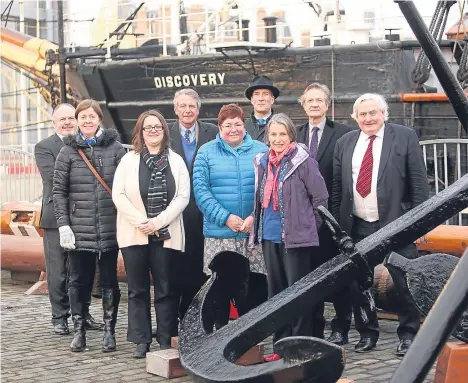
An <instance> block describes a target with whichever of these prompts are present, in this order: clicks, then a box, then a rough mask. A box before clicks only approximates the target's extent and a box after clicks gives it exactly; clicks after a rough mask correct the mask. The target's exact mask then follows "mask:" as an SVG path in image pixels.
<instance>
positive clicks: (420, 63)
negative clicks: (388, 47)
mask: <svg viewBox="0 0 468 383" xmlns="http://www.w3.org/2000/svg"><path fill="white" fill-rule="evenodd" d="M455 2H456V1H453V0H444V1H439V2H438V3H437V7H436V10H435V12H434V15H433V16H432V20H431V24H430V25H429V32H430V33H431V34H432V36H433V37H434V39H435V40H436V41H437V42H438V43H440V41H441V40H442V36H443V34H444V30H445V25H446V24H447V17H448V14H449V10H450V7H451V6H452V5H453V4H455ZM430 72H431V63H430V62H429V59H428V58H427V56H426V54H425V53H424V51H423V50H421V53H420V54H419V56H418V59H417V61H416V65H415V66H414V69H413V71H412V73H411V78H412V80H413V82H414V84H415V87H416V89H420V88H422V85H423V84H424V83H425V82H426V81H427V80H428V79H429V75H430Z"/></svg>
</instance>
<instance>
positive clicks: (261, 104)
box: [245, 75, 280, 142]
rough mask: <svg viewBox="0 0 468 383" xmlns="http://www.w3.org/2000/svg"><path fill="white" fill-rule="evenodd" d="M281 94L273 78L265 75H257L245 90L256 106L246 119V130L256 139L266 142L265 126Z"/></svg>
mask: <svg viewBox="0 0 468 383" xmlns="http://www.w3.org/2000/svg"><path fill="white" fill-rule="evenodd" d="M279 95H280V91H279V89H278V88H277V87H276V86H274V85H273V81H272V80H271V78H269V77H268V76H264V75H259V76H255V77H254V79H253V80H252V83H251V84H250V86H249V87H248V88H247V89H246V90H245V96H246V97H247V98H248V99H249V100H250V102H251V104H252V106H253V108H254V110H253V112H252V114H251V115H250V116H249V117H248V118H247V119H246V121H245V130H246V131H247V133H249V135H250V137H252V138H253V139H254V140H257V141H261V142H265V127H266V125H267V124H268V121H270V118H271V116H273V113H274V112H273V110H272V106H273V104H274V103H275V99H277V98H278V96H279Z"/></svg>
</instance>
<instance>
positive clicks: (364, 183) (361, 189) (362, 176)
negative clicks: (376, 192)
mask: <svg viewBox="0 0 468 383" xmlns="http://www.w3.org/2000/svg"><path fill="white" fill-rule="evenodd" d="M375 137H376V136H370V137H369V145H368V146H367V150H366V153H365V154H364V158H363V159H362V163H361V169H360V170H359V175H358V179H357V182H356V191H357V192H358V193H359V194H360V195H361V196H362V198H365V197H367V196H368V195H369V193H370V192H371V184H372V168H373V167H374V157H373V156H372V144H373V143H374V140H375Z"/></svg>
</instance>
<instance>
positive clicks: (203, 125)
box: [169, 88, 218, 335]
mask: <svg viewBox="0 0 468 383" xmlns="http://www.w3.org/2000/svg"><path fill="white" fill-rule="evenodd" d="M200 107H201V101H200V97H199V95H198V93H197V92H195V91H194V90H193V89H190V88H184V89H181V90H179V91H177V92H176V94H175V95H174V112H175V114H176V115H177V117H178V119H177V120H176V121H175V122H174V123H173V124H172V126H170V128H169V129H170V135H171V147H172V150H174V151H175V152H176V153H177V154H179V155H180V156H182V158H183V159H184V160H185V164H186V165H187V168H188V170H189V174H190V183H191V192H190V202H189V204H188V206H187V208H186V209H185V211H184V213H183V219H184V229H185V249H186V250H185V253H177V252H176V257H179V259H177V261H176V262H175V264H176V265H177V269H176V281H177V283H178V286H179V290H178V293H179V297H180V305H179V319H180V321H182V319H183V317H184V316H185V313H186V311H187V309H188V306H189V305H190V303H191V302H192V299H193V297H194V296H195V294H196V293H197V292H198V290H199V289H200V287H201V286H202V285H203V283H205V281H206V276H205V274H204V273H203V252H204V244H203V243H204V237H203V214H202V213H201V212H200V210H199V209H198V206H197V204H196V202H195V197H194V193H193V163H194V161H195V157H196V155H197V152H198V149H200V147H201V146H202V145H204V144H206V143H207V142H209V141H211V140H213V139H215V138H216V134H217V133H218V127H217V126H216V125H213V124H210V123H207V122H202V121H200V120H198V116H199V114H200ZM174 335H175V334H174Z"/></svg>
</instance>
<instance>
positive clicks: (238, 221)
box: [226, 214, 244, 233]
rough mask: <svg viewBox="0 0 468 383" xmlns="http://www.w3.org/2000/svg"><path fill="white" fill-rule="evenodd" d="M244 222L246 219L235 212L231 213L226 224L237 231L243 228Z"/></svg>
mask: <svg viewBox="0 0 468 383" xmlns="http://www.w3.org/2000/svg"><path fill="white" fill-rule="evenodd" d="M243 224H244V221H243V220H242V218H241V217H238V216H237V215H234V214H231V215H230V216H229V217H228V219H227V221H226V226H227V227H229V228H230V229H231V230H232V231H233V232H235V233H237V232H238V231H240V230H241V227H242V225H243Z"/></svg>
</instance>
